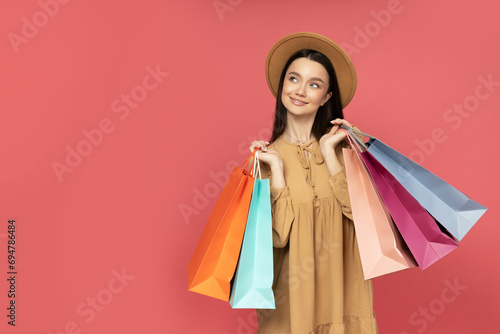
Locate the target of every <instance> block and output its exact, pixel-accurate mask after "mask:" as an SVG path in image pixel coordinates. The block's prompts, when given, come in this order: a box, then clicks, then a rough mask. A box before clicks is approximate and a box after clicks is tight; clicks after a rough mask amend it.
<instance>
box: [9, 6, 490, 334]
mask: <svg viewBox="0 0 500 334" xmlns="http://www.w3.org/2000/svg"><path fill="white" fill-rule="evenodd" d="M64 2H68V3H64ZM215 5H217V6H219V12H218V11H217V10H216V8H215ZM224 6H225V7H224ZM499 7H500V6H499V5H498V2H497V1H493V0H483V1H475V2H474V3H472V2H471V1H465V0H461V1H430V0H414V1H411V0H401V1H394V0H384V1H378V0H377V1H373V0H371V1H309V2H306V1H242V0H220V1H213V0H199V1H180V0H177V1H164V0H156V1H152V0H150V1H70V2H69V1H62V0H60V2H55V0H41V1H39V2H38V1H35V0H31V1H17V2H12V1H8V2H7V1H3V2H1V3H0V34H1V35H3V37H2V43H1V44H0V48H1V50H0V55H1V57H2V58H1V62H0V76H1V78H0V117H1V118H0V127H1V128H0V143H1V144H0V157H1V159H2V163H1V173H0V182H1V183H0V186H1V198H0V210H1V212H0V217H1V224H0V267H1V271H0V273H1V274H0V278H1V279H0V310H1V311H0V319H2V320H1V323H0V328H1V331H2V333H52V334H56V333H57V334H59V333H223V334H229V333H250V332H255V330H256V323H255V317H254V313H253V312H251V311H249V310H232V309H231V308H230V306H229V305H228V304H227V303H225V302H222V301H219V300H216V299H212V298H209V297H205V296H202V295H198V294H195V293H191V292H188V291H187V264H188V262H189V259H190V257H191V255H192V252H193V250H194V247H195V245H196V243H197V242H198V239H199V237H200V235H201V232H202V230H203V227H204V224H205V221H206V220H207V218H208V216H209V214H210V211H211V208H212V207H213V206H214V205H215V201H216V199H217V195H218V194H219V192H220V185H219V184H220V181H216V180H215V179H217V177H219V178H222V177H223V176H224V175H225V174H227V168H228V167H227V165H228V163H231V162H242V161H243V160H244V159H245V158H246V156H247V155H248V153H249V151H248V147H249V145H250V142H251V141H252V140H254V139H256V138H260V139H268V136H269V134H270V132H269V127H270V126H271V123H272V113H273V106H274V102H273V97H272V95H271V94H270V92H269V91H268V88H267V85H266V81H265V78H264V62H265V58H266V55H267V51H268V50H269V49H270V47H271V46H272V45H273V44H274V42H275V41H277V40H278V39H279V38H281V37H282V36H284V35H285V34H288V33H291V32H296V31H314V32H317V33H321V34H324V35H327V36H329V37H330V38H332V39H333V40H335V41H337V42H338V43H340V44H342V45H343V46H344V47H346V48H347V49H348V50H349V52H350V53H351V55H352V59H353V61H354V63H355V65H356V68H357V71H358V80H359V84H358V90H357V92H356V95H355V97H354V100H353V102H352V103H351V104H350V105H349V106H348V107H347V108H346V110H345V117H346V119H347V120H349V121H350V122H352V123H354V124H355V125H356V126H358V127H359V128H361V129H362V130H364V131H366V132H368V133H371V134H373V135H375V136H377V137H379V138H381V139H383V140H384V141H385V142H387V143H389V144H391V145H392V146H393V147H395V148H396V149H398V150H399V151H400V152H402V153H404V154H406V155H410V156H411V157H412V158H414V159H415V160H417V161H418V162H420V163H421V164H422V165H423V166H425V167H426V168H428V169H430V170H431V171H433V172H435V173H436V174H438V175H439V176H441V177H443V178H444V179H445V180H447V181H448V182H450V183H451V184H452V185H454V186H455V187H457V188H458V189H460V190H461V191H463V192H465V193H466V194H468V195H469V196H470V197H471V198H473V199H475V200H477V201H478V202H480V203H482V204H484V205H485V206H487V207H489V211H488V212H487V213H486V214H485V215H484V216H483V218H482V219H481V220H480V221H479V223H478V224H477V225H476V226H475V227H474V228H473V229H472V230H471V232H470V233H469V234H468V235H467V236H466V237H465V238H464V239H463V241H462V242H461V244H460V247H459V249H457V250H456V251H454V252H452V253H451V254H450V255H448V256H447V257H445V258H444V259H443V260H441V261H439V262H438V263H436V264H435V265H433V266H431V267H430V268H429V269H427V270H425V271H424V272H421V271H420V269H412V270H408V271H405V272H400V273H397V274H393V275H388V276H385V277H381V278H377V279H375V280H374V287H375V311H376V315H377V317H378V323H379V328H380V333H383V334H386V333H387V334H391V333H395V334H410V333H411V334H413V333H429V334H430V333H484V334H488V333H497V332H498V328H499V326H500V317H499V316H500V314H499V313H500V312H499V309H500V305H499V300H500V287H499V284H498V282H499V273H500V269H499V265H498V255H499V254H498V253H499V252H498V249H499V248H498V246H497V245H498V234H499V232H500V228H499V226H498V221H499V219H500V217H499V213H498V210H497V208H498V205H497V199H498V195H497V194H498V189H499V176H498V173H497V170H498V159H497V158H495V157H496V156H497V152H496V150H495V148H496V145H495V144H496V140H497V139H496V136H494V133H495V131H496V130H497V126H498V125H497V124H498V121H500V117H499V116H498V110H499V107H500V66H499V65H498V57H499V51H500V44H499V42H498V36H499V35H500V25H499V24H498V10H499V9H500V8H499ZM44 8H45V9H44ZM46 13H48V14H46ZM155 70H156V71H157V72H161V73H160V74H157V75H156V76H152V75H151V74H150V72H152V71H155ZM166 73H168V74H166ZM488 80H489V81H490V84H488V85H486V84H484V83H483V81H488ZM491 82H493V83H491ZM127 96H128V97H127ZM130 96H132V97H130ZM127 98H128V99H129V100H128V102H127ZM461 105H462V106H464V107H460V106H461ZM454 106H455V107H454ZM453 108H455V111H454V109H453ZM459 108H462V110H463V111H462V112H461V113H458V112H457V111H456V110H458V109H459ZM86 133H87V135H86ZM433 133H434V135H433ZM88 136H90V138H91V140H90V139H88ZM73 150H78V151H79V152H80V153H81V155H80V159H78V158H77V157H76V156H72V157H71V158H69V159H70V160H69V162H67V161H66V159H67V158H68V155H70V154H69V153H68V152H70V151H73ZM73 154H74V153H73ZM68 163H69V164H71V166H70V165H68ZM54 165H58V166H59V167H62V166H65V167H63V168H66V169H65V170H63V172H62V174H61V175H59V177H58V173H57V172H56V171H55V169H54ZM230 168H232V167H231V166H229V169H230ZM214 177H215V179H214ZM182 210H184V212H189V214H186V213H185V214H184V215H183V214H181V211H182ZM186 210H189V211H186ZM11 218H14V219H16V223H17V230H16V233H17V243H16V247H17V248H16V256H17V258H16V261H17V262H16V270H17V271H18V275H17V283H16V284H17V296H16V305H17V308H16V314H17V318H16V328H12V327H11V326H8V325H7V320H8V319H7V317H6V315H7V310H6V308H7V306H8V304H7V303H8V298H7V291H8V286H7V281H6V278H7V274H6V272H7V251H6V244H7V220H8V219H11ZM120 273H121V274H120ZM120 275H121V280H118V279H117V278H116V276H120ZM450 284H451V285H453V284H455V285H456V286H458V288H456V289H455V290H451V289H450V288H449V287H448V286H449V285H450ZM92 305H93V306H92Z"/></svg>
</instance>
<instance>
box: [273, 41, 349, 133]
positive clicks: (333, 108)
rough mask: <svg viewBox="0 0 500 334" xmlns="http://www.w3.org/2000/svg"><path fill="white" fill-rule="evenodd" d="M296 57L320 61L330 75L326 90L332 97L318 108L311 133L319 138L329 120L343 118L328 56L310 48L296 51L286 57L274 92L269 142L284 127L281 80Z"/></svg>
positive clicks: (324, 131) (284, 116)
mask: <svg viewBox="0 0 500 334" xmlns="http://www.w3.org/2000/svg"><path fill="white" fill-rule="evenodd" d="M298 58H307V59H310V60H313V61H316V62H318V63H320V64H321V65H323V67H324V68H325V70H326V71H327V73H328V76H329V77H330V80H329V82H328V92H332V97H331V98H330V99H329V100H328V101H327V102H326V103H325V104H324V105H323V106H321V107H319V108H318V111H317V112H316V117H315V118H314V123H313V126H312V129H311V134H313V135H314V136H315V137H316V138H317V139H318V140H319V139H320V138H321V137H322V136H323V135H324V134H325V133H327V131H328V130H329V128H331V127H332V125H331V123H330V121H332V120H334V119H336V118H344V113H343V112H342V105H341V104H340V95H339V87H338V83H337V76H336V74H335V69H334V68H333V65H332V63H331V62H330V60H329V59H328V57H326V56H325V55H324V54H322V53H321V52H318V51H314V50H310V49H303V50H300V51H297V52H295V53H294V54H293V55H292V56H291V57H290V59H288V62H287V63H286V64H285V67H284V68H283V71H282V72H281V77H280V83H279V86H278V92H277V94H276V109H275V112H274V125H273V134H272V136H271V139H270V140H269V141H270V142H271V143H272V142H273V141H275V140H276V139H277V138H278V137H279V136H281V135H282V134H283V132H284V131H285V128H286V122H287V110H286V108H285V106H284V105H283V102H282V101H281V93H282V91H283V80H284V78H285V74H286V71H287V70H288V67H289V66H290V64H291V63H292V62H293V61H294V60H295V59H298Z"/></svg>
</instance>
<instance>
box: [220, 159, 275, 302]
mask: <svg viewBox="0 0 500 334" xmlns="http://www.w3.org/2000/svg"><path fill="white" fill-rule="evenodd" d="M256 168H257V172H258V174H259V178H255V182H254V186H253V193H252V200H251V202H250V209H249V211H248V219H247V225H246V227H245V235H244V237H243V244H242V246H241V253H240V258H239V260H238V266H237V268H236V274H235V275H234V281H233V286H232V289H231V296H230V298H229V304H230V305H231V307H232V308H255V309H274V308H275V304H274V294H273V290H272V285H273V276H274V272H273V239H272V215H271V191H270V185H269V180H268V179H265V180H262V179H260V166H259V158H258V152H257V154H255V161H254V169H253V170H254V174H253V175H255V169H256Z"/></svg>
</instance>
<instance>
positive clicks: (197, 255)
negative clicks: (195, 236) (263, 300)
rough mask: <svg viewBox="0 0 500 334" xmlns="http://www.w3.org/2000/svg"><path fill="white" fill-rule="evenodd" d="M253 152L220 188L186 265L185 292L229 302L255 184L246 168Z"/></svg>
mask: <svg viewBox="0 0 500 334" xmlns="http://www.w3.org/2000/svg"><path fill="white" fill-rule="evenodd" d="M256 151H257V149H256V150H254V152H253V153H252V155H251V156H250V157H249V158H248V159H247V160H246V161H245V162H244V163H242V164H241V165H240V166H239V167H235V168H234V170H233V172H232V173H231V175H230V176H229V179H228V181H227V183H226V185H225V186H224V189H222V192H221V194H220V196H219V199H218V200H217V203H216V204H215V208H214V210H213V211H212V213H211V215H210V218H209V219H208V222H207V225H206V226H205V229H204V230H203V233H202V235H201V238H200V241H199V242H198V245H197V246H196V249H195V251H194V254H193V257H192V258H191V261H190V262H189V269H188V289H189V291H193V292H197V293H201V294H203V295H207V296H210V297H214V298H218V299H222V300H225V301H229V293H230V288H231V279H232V278H233V275H234V272H235V270H236V265H237V263H238V257H239V255H240V248H241V244H242V242H243V235H244V233H245V226H246V222H247V217H248V209H249V207H250V200H251V198H252V190H253V185H254V181H255V179H254V177H253V176H252V175H250V172H249V171H248V170H246V165H247V164H248V162H249V161H250V159H252V158H253V157H254V155H255V152H256Z"/></svg>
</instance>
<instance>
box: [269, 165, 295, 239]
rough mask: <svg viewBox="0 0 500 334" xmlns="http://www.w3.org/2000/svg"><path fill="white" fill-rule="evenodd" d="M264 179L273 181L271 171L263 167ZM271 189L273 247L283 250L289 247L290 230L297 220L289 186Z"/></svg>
mask: <svg viewBox="0 0 500 334" xmlns="http://www.w3.org/2000/svg"><path fill="white" fill-rule="evenodd" d="M261 171H262V178H268V179H271V170H270V169H269V168H266V167H261ZM270 188H271V213H272V217H273V246H274V247H276V248H283V247H285V246H286V245H287V243H288V239H289V236H290V229H291V227H292V223H293V221H294V218H295V214H294V212H293V206H292V197H291V196H290V189H289V188H288V186H284V187H283V188H275V187H273V186H271V187H270Z"/></svg>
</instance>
